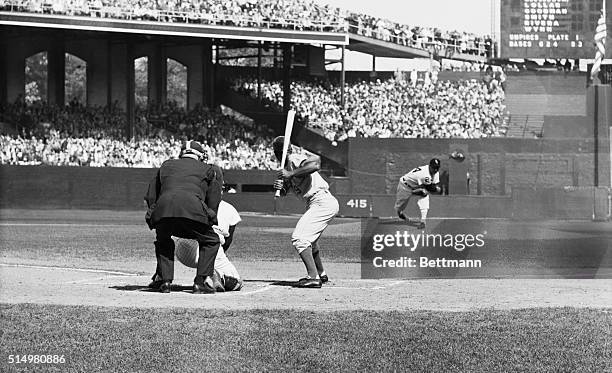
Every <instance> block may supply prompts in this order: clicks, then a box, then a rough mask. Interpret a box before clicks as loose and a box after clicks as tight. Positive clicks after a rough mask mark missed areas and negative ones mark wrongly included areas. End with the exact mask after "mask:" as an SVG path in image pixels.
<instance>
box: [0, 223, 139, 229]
mask: <svg viewBox="0 0 612 373" xmlns="http://www.w3.org/2000/svg"><path fill="white" fill-rule="evenodd" d="M126 225H130V226H133V225H136V224H104V223H100V224H84V223H0V227H87V228H91V227H94V228H97V227H125V226H126ZM140 225H142V224H140Z"/></svg>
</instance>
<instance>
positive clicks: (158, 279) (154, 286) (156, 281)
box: [148, 273, 164, 290]
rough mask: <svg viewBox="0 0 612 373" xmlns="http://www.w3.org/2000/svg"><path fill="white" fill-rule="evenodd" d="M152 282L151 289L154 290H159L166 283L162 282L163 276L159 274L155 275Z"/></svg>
mask: <svg viewBox="0 0 612 373" xmlns="http://www.w3.org/2000/svg"><path fill="white" fill-rule="evenodd" d="M151 280H153V281H151V282H150V283H149V285H148V286H149V289H153V290H159V287H160V286H161V285H162V284H163V283H164V280H162V278H161V276H160V275H158V274H157V273H156V274H154V275H153V277H151Z"/></svg>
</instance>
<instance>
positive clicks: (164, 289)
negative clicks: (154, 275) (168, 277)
mask: <svg viewBox="0 0 612 373" xmlns="http://www.w3.org/2000/svg"><path fill="white" fill-rule="evenodd" d="M171 287H172V283H171V282H170V281H164V282H163V283H162V284H161V285H160V286H159V292H160V293H164V294H167V293H169V292H170V288H171Z"/></svg>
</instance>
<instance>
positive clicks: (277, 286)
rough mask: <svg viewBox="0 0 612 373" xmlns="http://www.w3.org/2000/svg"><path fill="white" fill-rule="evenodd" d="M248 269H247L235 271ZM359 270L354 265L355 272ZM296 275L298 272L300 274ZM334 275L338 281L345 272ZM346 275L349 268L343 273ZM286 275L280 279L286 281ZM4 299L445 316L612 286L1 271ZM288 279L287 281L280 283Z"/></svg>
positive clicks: (572, 298)
mask: <svg viewBox="0 0 612 373" xmlns="http://www.w3.org/2000/svg"><path fill="white" fill-rule="evenodd" d="M262 264H264V266H270V268H276V269H280V267H284V269H285V270H289V271H291V270H296V271H297V270H298V269H299V268H298V267H300V265H299V264H298V263H295V264H292V265H291V266H289V267H287V266H286V264H280V263H259V264H258V266H257V267H259V268H257V269H256V268H255V266H252V267H253V268H251V269H249V270H246V271H244V273H245V278H254V277H255V275H254V272H258V271H259V269H260V268H261V265H262ZM236 265H237V266H238V267H240V268H243V269H244V268H247V267H248V264H247V263H236ZM353 266H355V265H353ZM290 267H296V268H295V269H293V268H290ZM333 267H335V266H332V267H331V268H330V272H331V273H334V272H335V270H337V269H338V268H333ZM343 267H344V266H343ZM280 272H282V271H279V273H280ZM0 273H1V274H2V275H1V276H0V281H1V283H0V289H2V290H1V292H2V293H1V298H2V301H3V302H6V303H40V304H61V305H88V306H109V307H111V306H112V307H115V306H120V307H141V308H148V307H153V308H164V307H185V308H221V309H302V310H311V311H338V310H381V311H388V310H414V309H418V310H444V311H467V310H476V309H482V308H491V309H519V308H531V307H566V306H567V307H595V308H599V307H610V306H611V305H612V295H611V293H610V289H611V288H612V280H601V279H598V280H559V279H555V280H542V279H538V280H529V279H498V280H488V279H485V280H480V279H464V280H457V279H452V280H440V279H437V280H359V279H355V278H348V277H352V276H342V278H341V279H337V280H333V281H332V282H331V283H330V284H327V285H326V286H324V288H323V289H321V290H311V289H307V290H304V289H296V288H292V287H291V286H290V283H291V280H292V279H291V278H289V277H285V278H284V279H283V280H247V282H246V284H245V287H244V289H243V290H242V291H240V292H232V293H229V292H228V293H219V294H215V295H193V294H191V289H190V286H189V285H190V283H191V282H190V279H189V274H188V273H186V271H181V274H180V276H178V277H177V281H175V283H176V284H177V286H176V287H175V290H176V291H175V292H172V293H171V294H160V293H156V292H150V291H149V290H148V289H147V288H146V284H147V283H148V282H149V278H148V276H146V275H139V274H135V273H122V272H111V271H99V270H82V269H75V268H60V267H44V266H27V265H26V266H24V265H6V264H3V265H2V266H0ZM278 278H282V277H278Z"/></svg>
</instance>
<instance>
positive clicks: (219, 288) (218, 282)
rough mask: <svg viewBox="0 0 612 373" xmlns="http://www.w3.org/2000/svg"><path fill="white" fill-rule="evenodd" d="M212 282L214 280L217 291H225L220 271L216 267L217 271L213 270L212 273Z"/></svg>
mask: <svg viewBox="0 0 612 373" xmlns="http://www.w3.org/2000/svg"><path fill="white" fill-rule="evenodd" d="M212 282H213V287H214V288H215V291H217V292H224V291H225V286H224V285H223V283H222V282H221V276H219V272H217V270H216V269H215V271H214V272H213V275H212Z"/></svg>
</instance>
